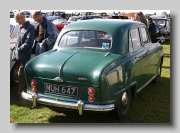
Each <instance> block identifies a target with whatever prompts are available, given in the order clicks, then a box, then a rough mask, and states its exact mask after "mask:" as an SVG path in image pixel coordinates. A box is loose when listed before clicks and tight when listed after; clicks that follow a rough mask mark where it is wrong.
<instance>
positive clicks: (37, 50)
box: [35, 42, 40, 56]
mask: <svg viewBox="0 0 180 133" xmlns="http://www.w3.org/2000/svg"><path fill="white" fill-rule="evenodd" d="M39 50H40V46H39V43H38V42H37V43H36V50H35V55H36V56H37V55H39Z"/></svg>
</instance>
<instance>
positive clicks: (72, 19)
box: [65, 16, 82, 25]
mask: <svg viewBox="0 0 180 133" xmlns="http://www.w3.org/2000/svg"><path fill="white" fill-rule="evenodd" d="M81 18H82V16H71V17H69V19H68V20H67V22H66V24H65V25H68V24H70V23H73V22H76V21H78V20H80V19H81Z"/></svg>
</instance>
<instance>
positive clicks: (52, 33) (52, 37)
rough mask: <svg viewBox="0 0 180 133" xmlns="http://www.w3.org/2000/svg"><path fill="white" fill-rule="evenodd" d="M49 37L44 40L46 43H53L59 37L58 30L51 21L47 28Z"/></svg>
mask: <svg viewBox="0 0 180 133" xmlns="http://www.w3.org/2000/svg"><path fill="white" fill-rule="evenodd" d="M46 32H47V33H46V34H47V38H46V39H44V40H43V43H44V44H47V45H49V46H50V45H51V44H53V43H54V42H55V41H56V39H57V34H56V30H55V28H54V26H53V24H52V23H51V22H50V21H49V22H47V29H46Z"/></svg>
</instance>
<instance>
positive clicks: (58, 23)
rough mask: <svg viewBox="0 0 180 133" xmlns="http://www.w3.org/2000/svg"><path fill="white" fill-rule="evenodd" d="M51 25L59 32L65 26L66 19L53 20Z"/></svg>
mask: <svg viewBox="0 0 180 133" xmlns="http://www.w3.org/2000/svg"><path fill="white" fill-rule="evenodd" d="M52 23H53V24H54V25H55V26H56V27H57V28H58V30H59V31H61V30H62V29H63V28H64V25H65V24H66V19H63V18H60V19H55V20H53V21H52Z"/></svg>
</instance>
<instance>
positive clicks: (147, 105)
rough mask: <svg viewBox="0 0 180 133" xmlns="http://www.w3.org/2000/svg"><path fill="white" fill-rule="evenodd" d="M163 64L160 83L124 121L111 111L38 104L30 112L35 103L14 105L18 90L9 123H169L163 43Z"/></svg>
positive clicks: (137, 98) (148, 88)
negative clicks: (88, 110) (82, 109)
mask: <svg viewBox="0 0 180 133" xmlns="http://www.w3.org/2000/svg"><path fill="white" fill-rule="evenodd" d="M162 45H163V49H164V50H163V51H164V62H163V66H162V75H161V80H160V82H159V83H158V84H149V85H148V86H146V87H145V88H144V89H143V90H142V91H140V92H139V93H138V94H137V95H136V96H135V97H134V98H132V99H131V104H130V109H129V111H128V113H127V115H126V117H125V118H124V120H123V121H120V120H118V119H115V118H114V117H112V115H113V114H112V112H108V113H93V112H84V113H83V115H82V116H80V115H79V114H78V111H69V110H62V109H59V108H56V107H50V106H45V105H39V106H38V107H37V108H36V109H30V107H31V106H32V102H30V101H24V102H15V101H14V98H13V95H14V94H15V92H17V87H11V91H10V97H11V99H10V120H11V121H13V122H15V123H164V124H165V123H170V42H169V41H166V42H164V43H163V44H162Z"/></svg>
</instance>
